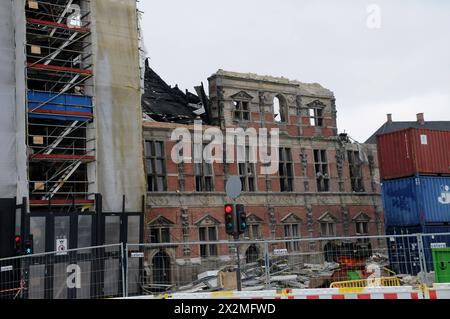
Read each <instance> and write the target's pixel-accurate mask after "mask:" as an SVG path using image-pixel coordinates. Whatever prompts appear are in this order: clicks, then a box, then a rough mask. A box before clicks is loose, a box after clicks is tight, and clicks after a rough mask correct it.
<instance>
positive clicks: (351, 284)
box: [330, 277, 401, 288]
mask: <svg viewBox="0 0 450 319" xmlns="http://www.w3.org/2000/svg"><path fill="white" fill-rule="evenodd" d="M375 280H377V281H379V282H380V284H381V286H383V287H394V286H401V282H400V278H398V277H381V278H376V279H375ZM369 286H370V281H369V280H368V279H361V280H348V281H338V282H333V283H332V284H331V285H330V288H362V287H369Z"/></svg>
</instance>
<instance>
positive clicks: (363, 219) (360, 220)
mask: <svg viewBox="0 0 450 319" xmlns="http://www.w3.org/2000/svg"><path fill="white" fill-rule="evenodd" d="M370 220H371V219H370V217H369V216H368V215H367V214H366V213H364V212H360V213H359V214H358V215H357V216H355V218H353V222H354V224H355V234H356V236H368V235H369V223H370ZM359 224H365V225H366V226H365V227H366V232H359V230H360V227H359V226H358V225H359ZM363 228H364V226H363Z"/></svg>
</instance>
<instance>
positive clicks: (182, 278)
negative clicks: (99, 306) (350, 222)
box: [0, 234, 450, 299]
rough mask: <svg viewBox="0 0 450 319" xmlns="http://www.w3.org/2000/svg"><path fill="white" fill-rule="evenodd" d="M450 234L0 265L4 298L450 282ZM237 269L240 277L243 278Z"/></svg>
mask: <svg viewBox="0 0 450 319" xmlns="http://www.w3.org/2000/svg"><path fill="white" fill-rule="evenodd" d="M446 247H450V234H413V235H392V236H372V237H339V238H313V239H312V238H309V239H306V238H302V239H289V240H258V241H239V242H237V243H236V242H233V241H219V242H191V243H162V244H139V245H138V244H118V245H108V246H101V247H89V248H82V249H76V250H68V251H65V252H54V253H45V254H37V255H30V256H21V257H16V258H8V259H1V260H0V267H1V272H0V299H41V298H45V299H75V298H79V299H89V298H113V297H126V296H136V295H146V294H160V293H173V292H185V293H193V292H214V291H223V290H236V289H237V287H238V282H239V280H238V279H239V278H240V283H241V286H242V290H243V291H254V290H266V289H284V288H293V289H307V288H329V287H334V288H343V287H377V286H419V285H422V284H427V285H428V286H431V285H432V284H433V283H435V282H450V252H449V249H448V248H446ZM238 264H239V265H240V267H239V269H240V271H241V272H240V276H238V275H237V270H238Z"/></svg>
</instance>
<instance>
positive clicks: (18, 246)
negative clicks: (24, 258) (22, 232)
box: [14, 235, 22, 256]
mask: <svg viewBox="0 0 450 319" xmlns="http://www.w3.org/2000/svg"><path fill="white" fill-rule="evenodd" d="M14 251H15V252H16V255H18V256H19V255H22V236H19V235H16V236H15V237H14Z"/></svg>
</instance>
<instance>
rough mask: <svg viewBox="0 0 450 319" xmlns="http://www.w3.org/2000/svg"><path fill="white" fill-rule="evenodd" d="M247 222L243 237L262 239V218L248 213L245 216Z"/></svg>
mask: <svg viewBox="0 0 450 319" xmlns="http://www.w3.org/2000/svg"><path fill="white" fill-rule="evenodd" d="M247 224H248V228H247V230H246V231H245V234H244V237H245V238H248V239H262V232H261V230H262V227H261V226H262V224H263V220H262V219H261V218H259V217H258V216H256V215H254V214H250V215H249V216H248V217H247ZM255 227H257V230H256V236H255Z"/></svg>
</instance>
